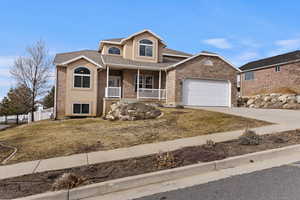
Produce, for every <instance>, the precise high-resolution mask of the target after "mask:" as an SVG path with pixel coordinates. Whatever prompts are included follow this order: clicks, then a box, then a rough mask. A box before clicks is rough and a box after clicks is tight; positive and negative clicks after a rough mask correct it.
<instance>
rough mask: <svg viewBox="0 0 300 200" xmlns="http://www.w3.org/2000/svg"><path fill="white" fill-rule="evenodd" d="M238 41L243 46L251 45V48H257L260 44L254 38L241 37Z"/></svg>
mask: <svg viewBox="0 0 300 200" xmlns="http://www.w3.org/2000/svg"><path fill="white" fill-rule="evenodd" d="M239 43H240V44H241V45H243V46H246V47H251V48H259V47H261V44H260V43H258V42H257V41H255V40H252V39H241V40H240V41H239Z"/></svg>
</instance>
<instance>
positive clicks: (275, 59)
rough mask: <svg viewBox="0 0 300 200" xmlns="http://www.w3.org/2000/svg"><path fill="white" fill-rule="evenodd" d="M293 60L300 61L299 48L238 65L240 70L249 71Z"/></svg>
mask: <svg viewBox="0 0 300 200" xmlns="http://www.w3.org/2000/svg"><path fill="white" fill-rule="evenodd" d="M295 61H300V51H299V50H297V51H293V52H289V53H285V54H281V55H277V56H272V57H269V58H264V59H261V60H257V61H253V62H249V63H247V64H245V65H243V66H242V67H240V69H241V70H242V71H251V70H255V69H261V68H268V67H272V66H275V65H280V64H286V63H290V62H295Z"/></svg>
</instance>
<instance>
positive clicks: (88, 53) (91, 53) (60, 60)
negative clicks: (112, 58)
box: [54, 50, 104, 68]
mask: <svg viewBox="0 0 300 200" xmlns="http://www.w3.org/2000/svg"><path fill="white" fill-rule="evenodd" d="M79 59H85V60H87V61H89V62H91V63H93V64H95V65H96V66H98V67H100V68H104V65H103V63H102V60H101V54H100V53H99V52H98V51H95V50H82V51H73V52H68V53H59V54H56V56H55V58H54V64H55V65H67V64H69V63H71V62H74V61H76V60H79Z"/></svg>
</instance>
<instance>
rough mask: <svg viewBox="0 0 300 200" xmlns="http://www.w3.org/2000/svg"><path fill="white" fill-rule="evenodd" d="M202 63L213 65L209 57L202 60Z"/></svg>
mask: <svg viewBox="0 0 300 200" xmlns="http://www.w3.org/2000/svg"><path fill="white" fill-rule="evenodd" d="M203 64H204V65H206V66H213V65H214V63H213V62H212V61H211V60H209V59H206V60H204V62H203Z"/></svg>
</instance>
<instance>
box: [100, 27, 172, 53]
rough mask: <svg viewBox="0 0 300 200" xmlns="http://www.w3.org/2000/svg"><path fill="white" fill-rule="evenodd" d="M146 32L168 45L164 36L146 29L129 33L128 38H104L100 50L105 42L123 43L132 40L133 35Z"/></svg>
mask: <svg viewBox="0 0 300 200" xmlns="http://www.w3.org/2000/svg"><path fill="white" fill-rule="evenodd" d="M146 32H147V33H149V34H151V35H152V36H154V37H155V38H157V39H158V40H159V41H160V42H161V43H162V44H163V45H164V46H167V45H166V43H165V42H164V41H163V40H162V38H161V37H160V36H158V35H157V34H155V33H154V32H152V31H151V30H149V29H144V30H142V31H139V32H136V33H134V34H131V35H129V36H128V37H126V38H113V39H107V40H102V41H100V45H99V50H101V49H102V47H103V44H105V43H107V44H118V45H123V44H124V43H125V42H126V41H127V40H130V39H132V38H133V37H135V36H138V35H140V34H143V33H146Z"/></svg>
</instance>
